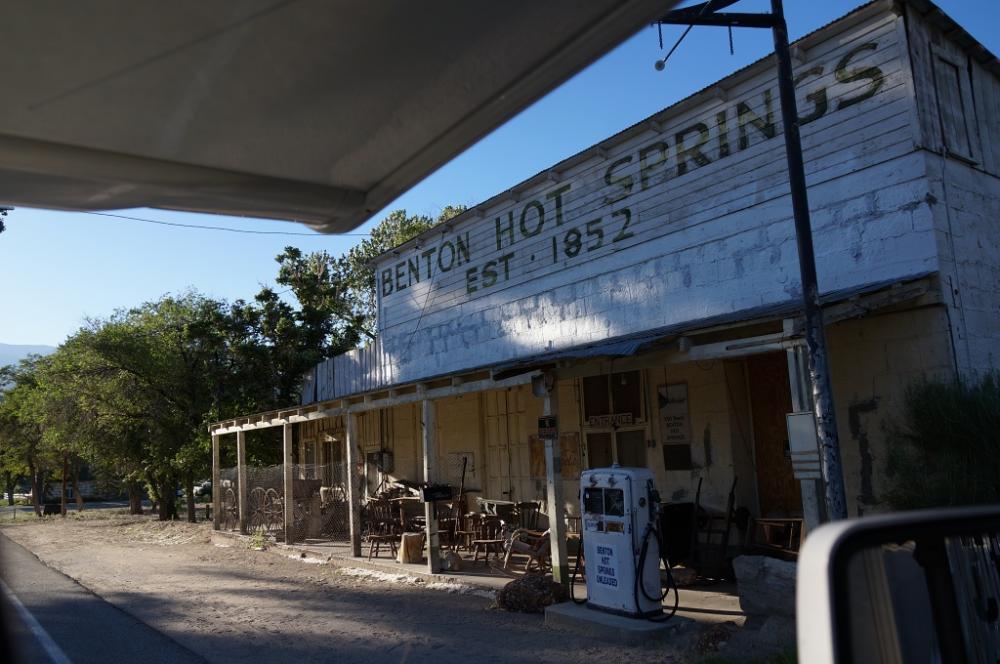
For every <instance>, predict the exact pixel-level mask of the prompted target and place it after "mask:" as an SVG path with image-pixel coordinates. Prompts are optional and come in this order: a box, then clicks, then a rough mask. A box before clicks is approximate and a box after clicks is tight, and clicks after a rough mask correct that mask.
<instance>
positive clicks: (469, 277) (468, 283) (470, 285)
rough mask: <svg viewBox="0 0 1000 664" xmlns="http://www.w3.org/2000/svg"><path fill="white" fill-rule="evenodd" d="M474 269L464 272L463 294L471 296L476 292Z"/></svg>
mask: <svg viewBox="0 0 1000 664" xmlns="http://www.w3.org/2000/svg"><path fill="white" fill-rule="evenodd" d="M475 283H476V268H474V267H470V268H469V269H468V270H466V271H465V292H466V293H467V294H469V295H472V294H473V293H475V292H476V290H477V289H476V286H475Z"/></svg>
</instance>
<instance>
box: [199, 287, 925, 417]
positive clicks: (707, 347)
mask: <svg viewBox="0 0 1000 664" xmlns="http://www.w3.org/2000/svg"><path fill="white" fill-rule="evenodd" d="M935 279H936V272H923V273H919V274H914V275H912V276H910V277H908V278H906V279H904V280H892V281H880V282H874V283H871V284H868V285H866V286H863V287H859V288H849V289H843V290H838V291H831V292H828V293H826V294H825V295H823V296H822V297H821V298H820V299H821V301H822V303H823V305H824V316H825V321H826V323H827V324H830V323H835V322H837V321H841V320H847V319H850V318H859V317H862V316H865V315H866V314H868V313H871V312H873V311H878V310H884V309H888V308H891V307H894V306H899V305H902V304H905V303H912V302H914V301H916V300H919V299H921V298H929V300H928V302H929V303H933V302H935V301H937V300H936V297H937V296H936V291H937V286H936V283H935ZM800 308H801V304H800V301H799V300H798V299H796V298H789V299H788V300H787V301H785V302H781V303H779V304H774V305H768V306H765V307H756V308H753V309H745V310H741V311H738V312H733V313H730V314H725V315H722V316H714V317H710V318H704V319H700V320H697V321H691V322H688V323H683V324H679V325H671V326H665V327H661V328H657V329H653V330H648V331H645V332H643V333H641V334H633V335H626V336H622V337H617V338H614V339H608V340H605V341H602V342H600V343H596V344H587V345H582V346H576V347H573V348H568V349H565V350H560V351H556V352H550V353H541V354H538V355H533V356H531V357H528V358H524V359H522V360H518V361H517V362H511V363H508V364H503V365H496V366H492V367H482V368H479V369H476V370H472V371H468V372H463V373H461V374H454V375H448V376H436V377H430V378H427V379H425V380H422V381H420V382H415V383H410V384H406V385H394V386H380V387H377V388H373V389H371V390H367V391H365V392H358V393H355V394H349V395H342V396H338V397H337V398H334V399H327V400H323V401H317V402H315V403H309V404H301V405H298V406H292V407H289V408H284V409H280V410H272V411H266V412H263V413H257V414H254V415H247V416H242V417H236V418H230V419H227V420H222V421H219V422H215V423H213V424H211V425H209V433H211V434H213V435H222V434H228V433H235V432H237V431H250V430H254V429H265V428H269V427H275V426H281V425H283V424H294V423H299V422H309V421H312V420H317V419H323V418H327V417H335V416H338V415H343V414H346V413H351V412H364V411H368V410H373V409H377V408H389V407H392V406H396V405H401V404H405V403H416V402H418V401H422V400H424V399H440V398H444V397H448V396H454V395H458V394H469V393H473V392H481V391H487V390H495V389H503V388H506V387H514V386H518V385H527V384H530V383H531V380H532V377H533V376H535V375H537V374H538V373H539V372H541V371H546V370H550V369H556V368H559V367H564V366H566V365H567V364H571V363H573V362H574V361H587V360H592V359H599V358H622V357H632V356H635V355H640V354H647V353H655V352H667V353H671V354H672V358H673V359H672V360H671V361H675V362H676V361H681V362H683V361H694V360H700V359H711V358H712V357H719V356H727V357H733V356H740V355H747V354H752V353H759V352H763V351H765V350H777V349H780V348H783V347H787V346H789V345H792V344H795V343H799V338H800V337H801V333H800V331H799V330H800V326H799V325H798V324H796V325H795V326H793V329H790V330H789V329H786V330H784V331H782V332H777V333H773V334H765V335H762V336H756V337H753V338H749V339H738V340H730V341H723V342H716V343H707V344H692V343H690V339H688V338H687V337H686V335H691V336H693V334H692V333H695V332H697V333H702V334H703V333H706V332H709V331H716V330H719V329H726V328H732V327H733V326H735V325H737V324H738V325H740V326H750V325H754V324H760V323H767V322H774V321H779V320H782V319H788V318H795V319H797V318H798V317H797V314H798V313H799V311H800Z"/></svg>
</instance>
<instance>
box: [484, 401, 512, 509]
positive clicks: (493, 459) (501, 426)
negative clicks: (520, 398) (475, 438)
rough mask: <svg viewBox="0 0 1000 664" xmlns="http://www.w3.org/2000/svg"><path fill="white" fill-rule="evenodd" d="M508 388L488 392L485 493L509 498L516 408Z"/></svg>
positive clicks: (486, 495) (490, 496) (492, 496)
mask: <svg viewBox="0 0 1000 664" xmlns="http://www.w3.org/2000/svg"><path fill="white" fill-rule="evenodd" d="M512 397H513V395H512V394H510V392H509V391H508V390H495V391H492V392H487V393H486V394H485V399H484V400H485V402H486V486H485V487H483V489H484V493H483V494H482V495H483V497H489V498H506V497H508V496H510V493H511V482H510V477H511V445H510V443H511V431H510V425H511V421H510V420H511V418H510V411H511V410H513V408H511V407H510V406H511V405H512V404H510V403H509V401H511V400H512Z"/></svg>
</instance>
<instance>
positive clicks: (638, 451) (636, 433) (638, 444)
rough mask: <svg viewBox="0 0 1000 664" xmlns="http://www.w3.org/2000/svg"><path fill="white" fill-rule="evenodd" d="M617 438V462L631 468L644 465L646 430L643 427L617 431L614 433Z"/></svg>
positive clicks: (643, 466)
mask: <svg viewBox="0 0 1000 664" xmlns="http://www.w3.org/2000/svg"><path fill="white" fill-rule="evenodd" d="M615 437H616V438H617V439H618V464H619V465H622V466H630V467H633V468H645V467H646V431H645V429H635V430H632V431H619V432H618V433H617V434H615Z"/></svg>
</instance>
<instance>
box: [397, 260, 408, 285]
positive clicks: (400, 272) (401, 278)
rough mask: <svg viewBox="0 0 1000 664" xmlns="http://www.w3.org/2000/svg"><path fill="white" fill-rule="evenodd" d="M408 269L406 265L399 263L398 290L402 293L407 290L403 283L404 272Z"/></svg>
mask: <svg viewBox="0 0 1000 664" xmlns="http://www.w3.org/2000/svg"><path fill="white" fill-rule="evenodd" d="M405 268H406V263H404V262H399V263H396V290H398V291H401V290H403V289H404V288H406V284H404V283H403V270H404V269H405Z"/></svg>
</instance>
